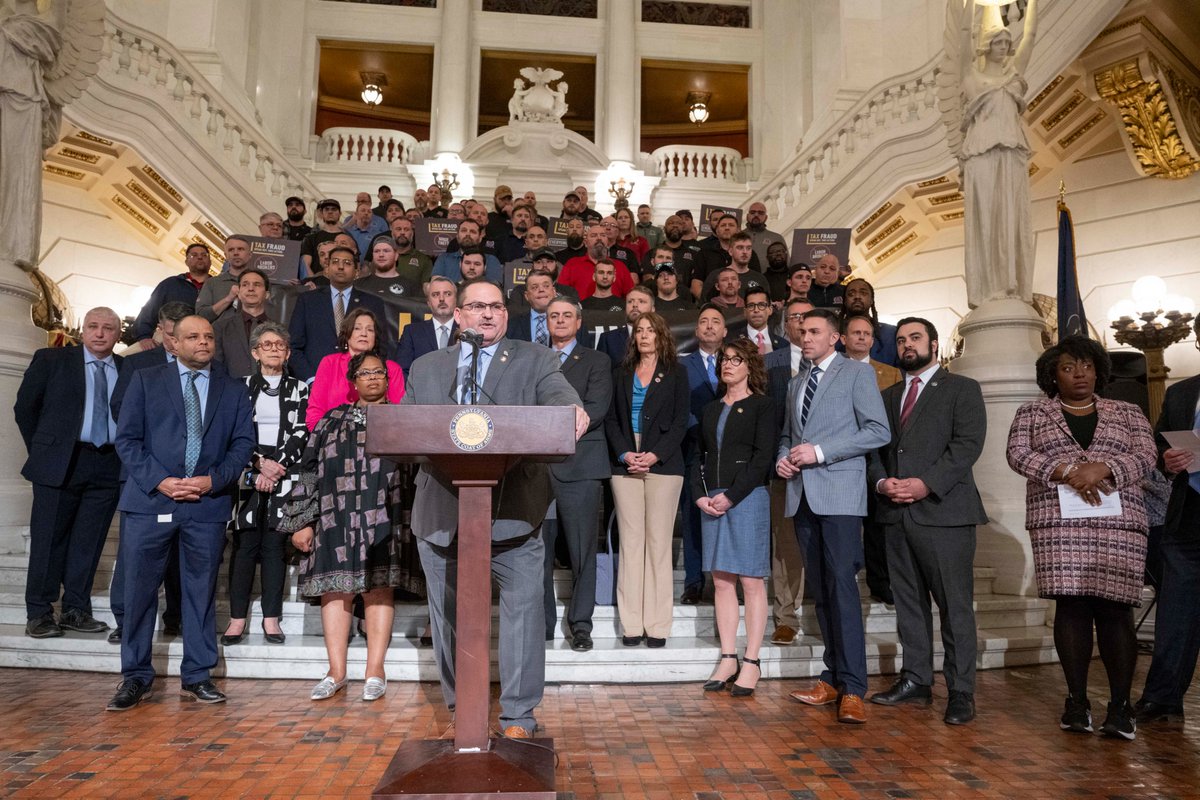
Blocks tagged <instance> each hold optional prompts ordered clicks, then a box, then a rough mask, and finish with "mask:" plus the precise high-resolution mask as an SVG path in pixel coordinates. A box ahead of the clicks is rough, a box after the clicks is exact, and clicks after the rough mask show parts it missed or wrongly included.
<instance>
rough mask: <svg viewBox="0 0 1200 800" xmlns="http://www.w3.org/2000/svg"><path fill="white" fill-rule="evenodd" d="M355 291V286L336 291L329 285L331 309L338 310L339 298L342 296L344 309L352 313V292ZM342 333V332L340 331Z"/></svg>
mask: <svg viewBox="0 0 1200 800" xmlns="http://www.w3.org/2000/svg"><path fill="white" fill-rule="evenodd" d="M353 289H354V287H353V286H347V287H346V288H345V289H335V288H333V284H332V283H331V284H329V307H330V308H337V296H338V295H339V294H340V295H341V296H342V309H343V310H344V311H345V312H346V313H347V314H349V313H350V292H351V291H352V290H353ZM339 333H340V331H339Z"/></svg>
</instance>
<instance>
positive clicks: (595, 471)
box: [550, 344, 613, 481]
mask: <svg viewBox="0 0 1200 800" xmlns="http://www.w3.org/2000/svg"><path fill="white" fill-rule="evenodd" d="M561 369H562V373H563V377H565V378H566V379H567V383H569V384H571V388H572V389H574V390H575V393H576V394H577V395H579V398H580V399H581V400H582V401H583V410H584V411H586V412H587V415H588V418H589V419H591V423H590V424H589V425H588V429H587V433H585V434H584V435H583V437H582V438H580V440H579V441H578V443H576V445H575V455H573V456H571V457H570V458H567V459H566V460H564V461H560V462H558V463H557V464H551V465H550V472H551V473H552V474H553V475H554V477H555V478H557V479H558V480H560V481H582V480H600V479H603V478H608V477H610V476H611V475H612V469H611V467H610V465H609V460H608V440H607V439H605V438H604V417H605V415H607V414H608V409H609V406H611V405H612V393H613V386H612V362H611V361H609V359H608V358H606V357H605V356H604V354H603V353H597V352H596V351H595V350H591V349H588V348H586V347H583V346H581V345H579V344H576V345H575V349H573V350H572V351H571V355H569V356H567V360H566V361H565V362H563V365H562V367H561Z"/></svg>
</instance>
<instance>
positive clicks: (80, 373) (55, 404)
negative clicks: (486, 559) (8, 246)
mask: <svg viewBox="0 0 1200 800" xmlns="http://www.w3.org/2000/svg"><path fill="white" fill-rule="evenodd" d="M113 361H114V362H115V363H116V365H117V369H118V371H119V370H120V368H121V357H120V356H113ZM115 393H116V387H115V386H114V387H113V391H112V392H111V393H110V395H109V409H110V411H111V409H112V397H113V396H114V395H115ZM86 394H87V377H86V376H85V375H84V365H83V348H82V347H44V348H42V349H41V350H38V351H37V352H35V353H34V354H33V360H32V361H30V362H29V367H28V368H27V369H26V370H25V377H24V378H22V380H21V386H20V388H18V389H17V400H16V403H15V404H14V405H13V414H14V416H15V417H16V421H17V428H18V429H20V431H21V438H22V439H24V440H25V450H26V452H28V453H29V457H28V458H27V459H26V461H25V466H24V467H22V469H21V474H22V475H24V476H25V479H26V480H28V481H30V482H31V483H40V484H43V485H46V486H62V485H63V484H64V483H65V482H66V480H67V467H69V466H70V464H71V456H72V455H73V454H74V452H75V445H76V443H77V442H78V441H79V434H80V432H81V431H82V430H83V412H84V403H85V400H86V397H85V395H86ZM606 410H607V409H606ZM114 418H115V415H114Z"/></svg>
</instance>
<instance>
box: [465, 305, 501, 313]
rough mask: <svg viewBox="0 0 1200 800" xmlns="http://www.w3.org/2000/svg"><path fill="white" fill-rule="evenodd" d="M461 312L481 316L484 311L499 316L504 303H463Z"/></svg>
mask: <svg viewBox="0 0 1200 800" xmlns="http://www.w3.org/2000/svg"><path fill="white" fill-rule="evenodd" d="M462 310H463V311H470V312H471V313H472V314H482V313H483V312H484V311H491V312H492V313H493V314H499V313H500V312H501V311H503V310H504V303H463V305H462Z"/></svg>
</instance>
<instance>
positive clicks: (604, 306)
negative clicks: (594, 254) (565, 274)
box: [580, 258, 625, 311]
mask: <svg viewBox="0 0 1200 800" xmlns="http://www.w3.org/2000/svg"><path fill="white" fill-rule="evenodd" d="M593 279H594V280H595V281H596V288H595V290H593V291H592V294H591V296H590V297H588V298H587V299H586V300H584V301H583V302H582V303H580V305H581V306H582V307H583V310H584V311H620V310H622V309H623V308H625V304H624V303H623V302H621V298H619V297H617V296H616V295H615V294H613V291H612V287H613V282H614V281H616V279H617V267H616V265H615V264H613V262H612V259H609V258H602V259H600V260H599V261H597V262H596V270H595V272H594V273H593Z"/></svg>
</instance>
